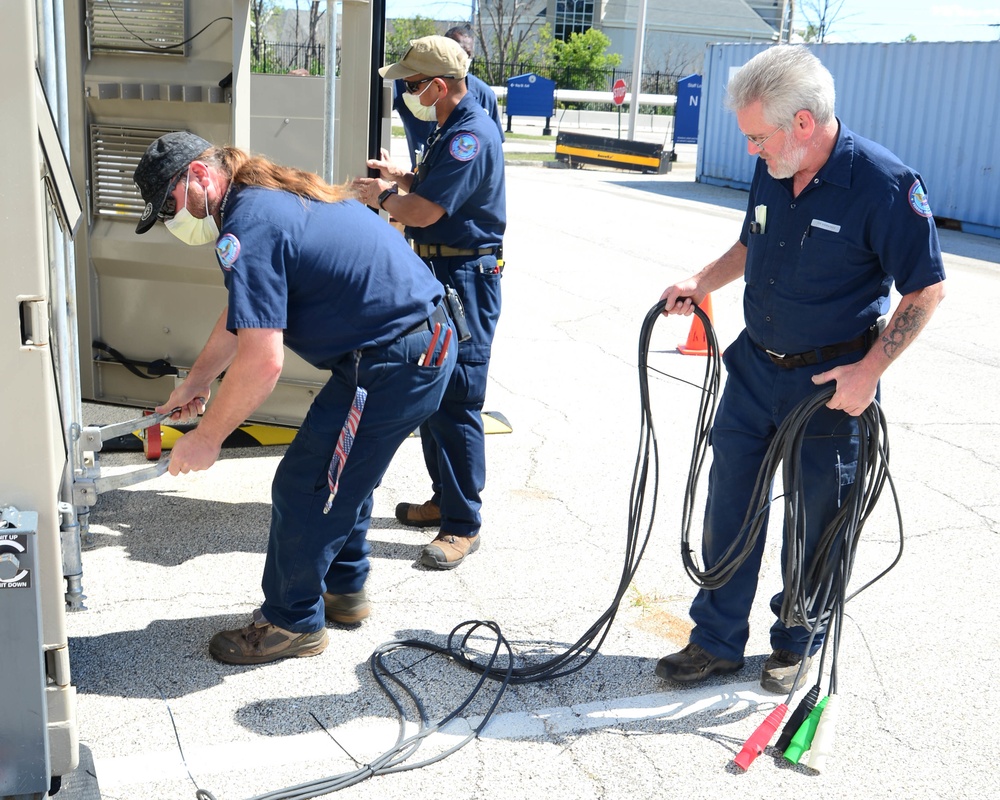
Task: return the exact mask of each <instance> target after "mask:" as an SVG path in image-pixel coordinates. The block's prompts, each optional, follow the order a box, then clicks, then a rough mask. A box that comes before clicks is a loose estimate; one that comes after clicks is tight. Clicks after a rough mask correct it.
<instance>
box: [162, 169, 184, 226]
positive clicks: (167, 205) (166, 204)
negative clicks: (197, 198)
mask: <svg viewBox="0 0 1000 800" xmlns="http://www.w3.org/2000/svg"><path fill="white" fill-rule="evenodd" d="M184 174H185V173H183V172H178V173H177V174H176V175H174V177H173V178H171V179H170V184H169V185H168V186H167V196H166V199H164V201H163V205H162V206H160V212H159V213H158V214H157V215H156V218H157V219H158V220H160V222H166V221H167V220H168V219H173V218H174V215H175V214H176V213H177V201H176V200H175V199H174V189H176V188H177V184H178V183H180V180H181V178H183V177H184Z"/></svg>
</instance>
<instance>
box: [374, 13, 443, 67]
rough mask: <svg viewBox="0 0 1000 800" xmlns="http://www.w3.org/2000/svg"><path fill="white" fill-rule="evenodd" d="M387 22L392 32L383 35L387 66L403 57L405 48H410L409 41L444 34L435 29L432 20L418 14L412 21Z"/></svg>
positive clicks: (395, 20)
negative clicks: (390, 25)
mask: <svg viewBox="0 0 1000 800" xmlns="http://www.w3.org/2000/svg"><path fill="white" fill-rule="evenodd" d="M389 22H390V23H391V24H392V31H391V32H387V33H386V35H385V60H386V63H387V64H388V63H390V62H393V61H396V60H398V59H400V58H402V57H403V53H405V52H406V48H407V47H409V46H410V39H419V38H421V37H422V36H432V35H434V34H435V33H444V31H439V30H438V29H437V26H438V24H437V23H436V22H435V21H434V20H432V19H430V18H429V17H422V16H420V15H419V14H417V16H415V17H413V18H412V19H406V18H404V19H393V20H389Z"/></svg>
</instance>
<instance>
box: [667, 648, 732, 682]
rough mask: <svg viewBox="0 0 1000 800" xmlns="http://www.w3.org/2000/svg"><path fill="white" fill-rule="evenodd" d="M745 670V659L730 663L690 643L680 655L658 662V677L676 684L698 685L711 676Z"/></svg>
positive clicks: (676, 654) (675, 654) (673, 655)
mask: <svg viewBox="0 0 1000 800" xmlns="http://www.w3.org/2000/svg"><path fill="white" fill-rule="evenodd" d="M742 668H743V659H742V658H741V659H740V660H739V661H729V660H728V659H725V658H716V657H715V656H713V655H712V654H711V653H709V652H708V651H707V650H705V649H704V648H702V647H700V646H698V645H696V644H695V643H694V642H690V643H689V644H688V645H687V646H686V647H685V648H684V649H683V650H681V651H680V652H679V653H674V654H672V655H669V656H664V657H663V658H661V659H660V660H659V661H657V662H656V676H657V677H658V678H663V679H664V680H668V681H674V682H675V683H685V684H687V683H698V682H699V681H703V680H705V678H707V677H708V676H709V675H715V674H719V675H726V674H728V673H730V672H737V671H738V670H740V669H742Z"/></svg>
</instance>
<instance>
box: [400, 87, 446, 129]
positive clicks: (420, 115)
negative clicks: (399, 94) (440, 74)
mask: <svg viewBox="0 0 1000 800" xmlns="http://www.w3.org/2000/svg"><path fill="white" fill-rule="evenodd" d="M433 82H434V81H431V83H433ZM430 88H431V84H430V83H428V84H427V85H426V86H425V87H424V89H423V91H422V92H420V94H410V93H409V92H407V93H406V94H404V95H403V103H404V104H405V105H406V107H407V108H408V109H410V113H411V114H413V116H415V117H416V118H417V119H419V120H422V121H424V122H437V111H436V110H435V109H434V106H436V105H437V100H435V101H434V102H433V103H431V104H430V105H429V106H425V105H424V104H423V103H421V102H420V97H421V96H422V95H423V93H424V92H426V91H427V90H428V89H430ZM440 99H441V96H440V95H438V100H440Z"/></svg>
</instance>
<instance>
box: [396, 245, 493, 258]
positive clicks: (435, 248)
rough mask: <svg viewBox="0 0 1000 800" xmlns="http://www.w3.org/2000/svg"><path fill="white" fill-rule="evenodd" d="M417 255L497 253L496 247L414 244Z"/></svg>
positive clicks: (440, 256)
mask: <svg viewBox="0 0 1000 800" xmlns="http://www.w3.org/2000/svg"><path fill="white" fill-rule="evenodd" d="M414 249H415V250H416V251H417V255H418V256H420V257H421V258H434V257H435V256H437V257H439V258H446V257H448V256H491V255H493V254H494V253H496V251H497V248H495V247H477V248H466V247H449V246H448V245H446V244H417V245H414Z"/></svg>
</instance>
